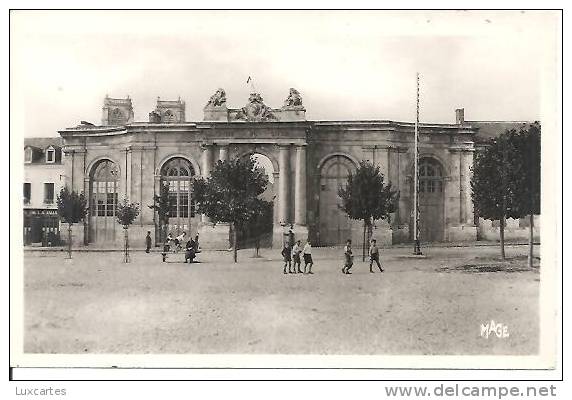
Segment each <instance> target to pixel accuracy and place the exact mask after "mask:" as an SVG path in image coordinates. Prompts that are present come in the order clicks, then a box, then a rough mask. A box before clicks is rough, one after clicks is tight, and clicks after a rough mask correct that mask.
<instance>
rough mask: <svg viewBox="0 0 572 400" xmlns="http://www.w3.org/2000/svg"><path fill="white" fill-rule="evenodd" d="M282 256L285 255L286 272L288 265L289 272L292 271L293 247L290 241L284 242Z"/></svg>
mask: <svg viewBox="0 0 572 400" xmlns="http://www.w3.org/2000/svg"><path fill="white" fill-rule="evenodd" d="M282 257H284V273H286V266H288V273H289V274H291V273H292V249H291V248H290V246H289V245H288V243H284V248H283V249H282ZM294 272H296V270H294Z"/></svg>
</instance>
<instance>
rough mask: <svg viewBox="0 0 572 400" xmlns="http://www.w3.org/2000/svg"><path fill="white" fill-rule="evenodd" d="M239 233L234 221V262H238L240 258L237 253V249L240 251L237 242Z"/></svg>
mask: <svg viewBox="0 0 572 400" xmlns="http://www.w3.org/2000/svg"><path fill="white" fill-rule="evenodd" d="M237 236H238V235H237V234H236V225H235V224H234V222H233V223H232V245H233V246H232V247H233V250H232V252H233V258H234V262H237V259H238V255H237V251H238V244H237V243H236V238H237Z"/></svg>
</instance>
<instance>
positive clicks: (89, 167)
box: [85, 156, 121, 179]
mask: <svg viewBox="0 0 572 400" xmlns="http://www.w3.org/2000/svg"><path fill="white" fill-rule="evenodd" d="M106 160H107V161H111V162H112V163H114V164H115V165H116V166H117V169H118V170H119V176H121V163H119V162H117V160H115V159H114V158H113V157H110V156H99V157H95V158H94V159H93V160H91V161H90V163H89V164H88V165H87V167H86V169H85V172H86V176H87V177H89V178H90V179H91V176H92V175H93V172H94V171H95V168H96V167H97V165H98V164H99V163H100V162H101V161H106Z"/></svg>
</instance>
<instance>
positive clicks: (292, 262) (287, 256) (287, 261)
mask: <svg viewBox="0 0 572 400" xmlns="http://www.w3.org/2000/svg"><path fill="white" fill-rule="evenodd" d="M301 256H302V257H303V258H304V271H303V272H302V270H301V264H302V258H301ZM282 257H284V273H285V274H296V273H298V274H301V273H304V274H313V272H312V265H314V260H312V245H311V244H310V240H307V241H306V244H305V245H304V247H302V243H301V241H300V240H298V241H296V242H295V243H294V245H293V246H292V247H290V243H289V242H286V243H284V248H283V249H282ZM286 267H288V272H286ZM292 267H294V268H293V269H292Z"/></svg>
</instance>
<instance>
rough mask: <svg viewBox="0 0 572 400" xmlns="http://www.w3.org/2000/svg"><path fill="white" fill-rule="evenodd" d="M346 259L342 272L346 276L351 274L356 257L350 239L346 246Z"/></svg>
mask: <svg viewBox="0 0 572 400" xmlns="http://www.w3.org/2000/svg"><path fill="white" fill-rule="evenodd" d="M344 258H345V263H344V267H343V268H342V272H343V273H344V274H351V272H350V269H351V267H352V266H353V265H354V255H353V253H352V241H351V240H350V239H348V241H347V242H346V245H345V246H344Z"/></svg>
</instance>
